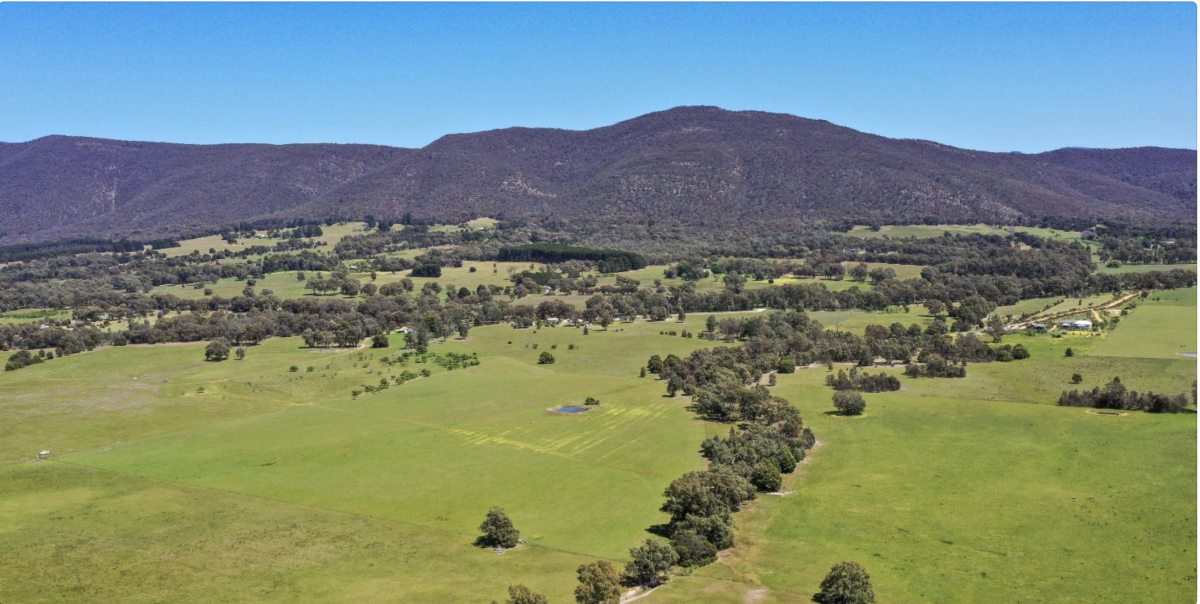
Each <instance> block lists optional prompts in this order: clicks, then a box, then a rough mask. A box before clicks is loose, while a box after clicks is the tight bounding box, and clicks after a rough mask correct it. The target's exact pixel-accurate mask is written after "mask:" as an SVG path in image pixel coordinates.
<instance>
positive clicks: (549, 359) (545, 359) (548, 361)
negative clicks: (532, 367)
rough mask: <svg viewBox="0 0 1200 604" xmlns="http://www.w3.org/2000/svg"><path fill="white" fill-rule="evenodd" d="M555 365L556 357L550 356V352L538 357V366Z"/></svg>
mask: <svg viewBox="0 0 1200 604" xmlns="http://www.w3.org/2000/svg"><path fill="white" fill-rule="evenodd" d="M553 364H554V355H552V354H550V353H549V352H543V353H542V354H540V355H538V365H553Z"/></svg>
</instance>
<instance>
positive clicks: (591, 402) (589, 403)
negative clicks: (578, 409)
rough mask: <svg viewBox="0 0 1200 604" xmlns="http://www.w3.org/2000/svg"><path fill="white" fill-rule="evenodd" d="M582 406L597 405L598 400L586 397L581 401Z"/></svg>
mask: <svg viewBox="0 0 1200 604" xmlns="http://www.w3.org/2000/svg"><path fill="white" fill-rule="evenodd" d="M583 404H585V405H588V406H591V405H599V404H600V399H598V398H595V397H591V396H589V397H587V399H586V400H584V401H583Z"/></svg>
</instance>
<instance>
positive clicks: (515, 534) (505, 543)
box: [479, 507, 521, 593]
mask: <svg viewBox="0 0 1200 604" xmlns="http://www.w3.org/2000/svg"><path fill="white" fill-rule="evenodd" d="M479 531H480V532H482V533H483V535H482V536H480V537H479V543H480V545H485V546H487V547H505V548H508V547H516V546H517V540H518V539H520V538H521V533H520V531H518V530H517V529H516V527H514V526H513V523H512V519H510V518H509V517H508V514H505V513H504V508H500V507H493V508H492V509H490V510H488V513H487V518H484V520H483V524H481V525H479ZM509 591H510V593H511V588H510V590H509Z"/></svg>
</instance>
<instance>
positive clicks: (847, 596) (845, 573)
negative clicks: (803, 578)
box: [820, 562, 875, 604]
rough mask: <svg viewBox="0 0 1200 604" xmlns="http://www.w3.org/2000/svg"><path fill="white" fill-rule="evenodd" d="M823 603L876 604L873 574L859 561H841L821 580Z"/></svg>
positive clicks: (821, 598)
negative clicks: (872, 583) (872, 585)
mask: <svg viewBox="0 0 1200 604" xmlns="http://www.w3.org/2000/svg"><path fill="white" fill-rule="evenodd" d="M820 600H821V602H822V604H874V603H875V591H874V590H873V589H871V576H870V575H868V574H867V569H865V568H863V566H862V565H861V564H859V563H857V562H840V563H838V564H835V565H834V566H833V568H832V569H830V571H829V574H828V575H825V580H824V581H821V594H820Z"/></svg>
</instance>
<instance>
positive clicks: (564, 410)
mask: <svg viewBox="0 0 1200 604" xmlns="http://www.w3.org/2000/svg"><path fill="white" fill-rule="evenodd" d="M555 411H558V412H559V413H583V412H584V411H589V409H588V408H587V407H559V408H558V409H555Z"/></svg>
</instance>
